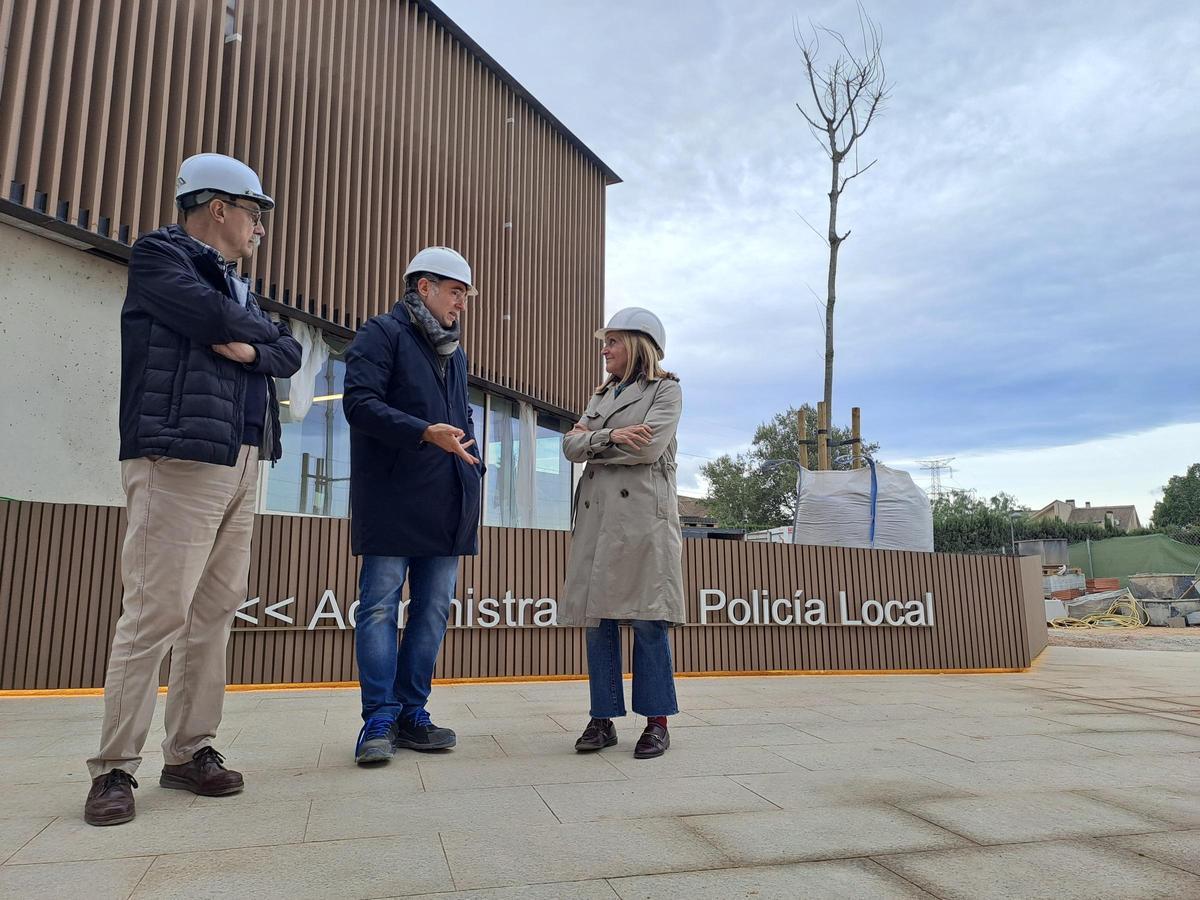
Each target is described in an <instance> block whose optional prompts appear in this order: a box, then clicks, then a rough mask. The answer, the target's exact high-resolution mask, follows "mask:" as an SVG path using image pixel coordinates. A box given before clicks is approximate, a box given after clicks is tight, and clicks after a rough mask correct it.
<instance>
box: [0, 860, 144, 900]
mask: <svg viewBox="0 0 1200 900" xmlns="http://www.w3.org/2000/svg"><path fill="white" fill-rule="evenodd" d="M153 862H154V857H153V856H136V857H131V858H128V859H100V860H90V861H88V862H71V863H33V864H27V865H16V866H0V897H11V898H13V900H18V898H20V900H28V898H32V897H64V896H71V894H70V893H69V891H70V889H71V888H72V887H73V888H74V889H75V890H76V891H78V890H79V889H80V888H81V887H82V886H84V885H86V893H83V892H80V893H78V894H76V896H80V897H83V896H86V897H87V900H126V898H128V897H129V896H130V895H132V894H133V891H134V889H135V888H136V887H137V886H138V882H140V881H141V880H142V878H143V877H144V876H145V874H146V872H147V870H149V868H150V864H151V863H153Z"/></svg>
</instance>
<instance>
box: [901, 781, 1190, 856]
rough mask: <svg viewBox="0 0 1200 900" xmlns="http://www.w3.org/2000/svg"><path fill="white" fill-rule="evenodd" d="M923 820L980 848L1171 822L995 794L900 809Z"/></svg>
mask: <svg viewBox="0 0 1200 900" xmlns="http://www.w3.org/2000/svg"><path fill="white" fill-rule="evenodd" d="M900 807H901V808H902V809H905V810H908V811H909V812H912V813H914V814H916V815H918V816H920V817H921V818H923V819H926V820H928V821H930V822H933V823H934V824H936V825H940V826H941V827H942V828H945V829H947V830H949V831H952V832H954V833H955V834H961V835H963V836H964V837H966V838H969V839H970V840H972V841H975V842H976V843H978V844H1006V843H1017V842H1030V841H1047V840H1055V839H1058V838H1070V837H1089V836H1096V835H1106V834H1138V833H1144V832H1148V831H1162V830H1164V829H1167V828H1170V827H1171V823H1169V822H1166V821H1164V820H1163V819H1160V818H1152V817H1150V816H1144V815H1141V814H1139V813H1135V812H1131V811H1130V810H1127V809H1122V808H1121V807H1119V806H1114V805H1112V804H1109V803H1104V802H1102V801H1099V800H1094V799H1092V798H1090V797H1084V796H1081V795H1079V794H1069V793H1063V792H1045V791H1042V792H1038V793H1032V794H1005V795H1000V796H996V795H990V796H987V797H970V798H959V799H944V800H921V801H915V802H914V801H908V802H903V803H901V804H900Z"/></svg>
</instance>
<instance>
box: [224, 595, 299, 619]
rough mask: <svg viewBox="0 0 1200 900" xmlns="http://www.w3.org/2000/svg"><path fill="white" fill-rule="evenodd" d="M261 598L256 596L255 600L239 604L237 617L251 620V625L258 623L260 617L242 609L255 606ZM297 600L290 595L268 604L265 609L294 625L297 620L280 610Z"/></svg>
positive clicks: (273, 615)
mask: <svg viewBox="0 0 1200 900" xmlns="http://www.w3.org/2000/svg"><path fill="white" fill-rule="evenodd" d="M260 599H261V598H259V597H255V598H254V599H253V600H247V601H245V602H244V603H243V604H242V605H241V606H239V607H238V608H237V612H235V613H234V615H235V616H237V618H239V619H241V620H242V621H244V622H249V623H250V624H251V625H257V624H258V619H257V618H255V617H254V616H251V615H248V614H247V613H244V612H242V610H243V609H248V608H249V607H251V606H253V605H254V604H256V603H257V602H258V601H259V600H260ZM295 602H296V598H295V597H288V598H287V599H286V600H280V601H279V602H278V603H272V604H271V605H270V606H268V607H267V608H266V609H265V610H263V611H264V612H265V613H266V614H267V615H268V616H271V617H272V618H275V619H279V620H280V621H281V622H287V623H288V624H289V625H294V624H296V620H295V619H293V618H292V617H291V616H289V615H286V614H284V613H281V612H279V610H280V609H282V608H283V607H285V606H287V605H288V604H289V603H295Z"/></svg>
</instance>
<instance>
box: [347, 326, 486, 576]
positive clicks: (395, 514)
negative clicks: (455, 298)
mask: <svg viewBox="0 0 1200 900" xmlns="http://www.w3.org/2000/svg"><path fill="white" fill-rule="evenodd" d="M342 408H343V409H344V410H345V412H346V421H348V422H349V423H350V538H351V547H352V549H353V551H354V553H356V554H357V555H359V556H471V555H474V554H476V553H478V552H479V551H478V532H479V493H480V479H481V477H482V474H483V466H482V464H480V465H478V466H472V465H470V464H469V463H467V462H465V461H464V460H462V459H460V458H459V457H457V456H455V455H454V454H452V453H447V452H446V451H444V450H442V449H441V448H440V447H437V446H435V445H433V444H424V443H422V441H421V435H423V434H424V433H425V429H426V428H428V427H429V426H430V425H434V424H437V423H439V422H441V423H446V424H449V425H454V426H457V427H458V428H461V429H462V430H463V431H465V432H466V433H467V434H468V435H470V437H472V438H473V437H475V423H474V421H473V420H472V417H471V404H470V402H469V401H468V398H467V356H466V354H465V353H464V352H463V350H462V348H461V347H460V348H459V349H458V350H456V351H455V352H454V355H453V356H451V357H450V359H449V361H448V362H447V364H446V369H445V373H444V374H443V373H442V370H441V365H440V363H439V360H438V357H437V354H436V353H435V352H434V350H433V347H432V346H431V345H430V343H429V340H428V339H427V338H426V337H425V335H424V334H423V333H422V332H421V331H420V329H419V328H418V327H417V326H416V325H415V324H413V322H412V318H411V317H410V315H409V313H408V310H407V308H406V307H405V306H404V304H403V302H400V303H397V304H396V306H395V307H393V308H392V311H391V312H389V313H385V314H384V315H381V316H376V317H375V318H373V319H370V320H369V321H367V322H364V323H363V325H362V327H361V328H359V329H358V334H357V335H355V338H354V342H353V343H352V344H351V345H350V347H349V349H348V350H347V351H346V381H345V388H344V397H343V400H342ZM468 452H469V453H471V454H472V455H473V456H477V457H480V458H481V459H482V457H481V456H480V453H481V450H480V448H479V447H478V446H474V447H471V448H470V450H469V451H468Z"/></svg>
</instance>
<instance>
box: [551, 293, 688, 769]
mask: <svg viewBox="0 0 1200 900" xmlns="http://www.w3.org/2000/svg"><path fill="white" fill-rule="evenodd" d="M596 336H597V337H598V338H600V339H601V341H603V344H604V347H603V350H602V355H603V357H604V367H605V371H606V372H607V373H608V374H607V377H606V378H605V380H604V382H603V383H602V384H601V385H600V386H599V387H598V388H597V389H596V391H595V393H594V394H593V395H592V398H591V401H590V402H589V403H588V405H587V409H586V410H585V411H584V414H583V417H582V418H581V419H580V420H579V422H578V423H577V424H576V425H575V427H574V428H573V429H572V430H571V432H570V433H569V434H567V435H566V437H565V438H564V439H563V452H564V453H565V454H566V457H567V459H569V460H571V462H576V463H586V464H587V466H586V468H585V469H584V471H583V476H582V478H581V480H580V482H579V487H578V489H577V494H576V498H575V524H574V530H573V536H572V539H571V558H570V561H569V563H568V565H567V580H566V586H565V588H564V591H563V595H564V596H563V600H562V603H561V604H560V606H559V617H558V621H559V623H560V624H564V625H582V626H586V628H587V654H588V677H589V681H590V683H591V712H590V716H591V720H590V721H589V722H588V724H587V727H586V728H585V729H584V732H583V735H582V736H581V737H580V738H579V740H578V741H576V743H575V749H576V750H578V751H580V752H591V751H596V750H602V749H604V748H605V747H611V746H613V745H614V744H616V743H617V732H616V728H615V726H614V725H613V721H612V720H613V719H614V718H617V717H620V716H624V715H625V693H624V689H623V685H622V680H621V637H620V632H619V630H618V628H617V626H618V624H619V623H622V622H627V623H628V624H629V625H630V626H631V627H632V631H633V711H634V713H636V714H638V715H642V716H645V717H646V720H647V723H646V729H645V731H644V732H643V733H642V736H641V738H640V740H639V741H638V744H637V748H636V750H635V751H634V755H635V756H636V757H637V758H639V759H649V758H652V757H656V756H662V754H663V753H665V752H666V750H667V747H669V746H670V743H671V740H670V736H669V735H668V733H667V716H671V715H674V714H676V713H677V712H678V711H679V708H678V705H677V703H676V699H675V674H674V666H673V664H672V661H671V644H670V640H669V635H668V630H669V628H670V627H671V626H672V625H678V624H681V623H682V622H683V621H684V601H683V570H682V564H681V557H682V554H683V537H682V533H681V531H680V527H679V503H678V500H677V499H676V493H675V468H676V466H675V448H676V441H675V430H676V427H677V426H678V424H679V415H680V412H681V410H682V408H683V394H682V392H681V390H680V387H679V379H678V378H676V377H675V376H674V375H672V374H670V373H669V372H666V371H664V370H663V368H662V366H661V365H660V362H661V360H662V357H663V348H664V346H665V344H666V337H665V334H664V332H663V327H662V323H661V322H660V321H659V319H658V317H657V316H655V315H654V314H653V313H652V312H650V311H649V310H645V309H640V308H638V307H630V308H628V309H623V310H621V311H619V312H618V313H616V314H615V315H614V316H613V317H612V319H611V320H610V321H609V324H608V327H607V328H603V329H601V330H600V331H598V332H596Z"/></svg>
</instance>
